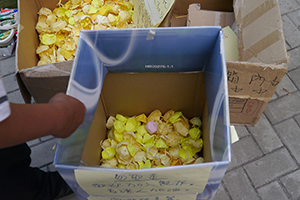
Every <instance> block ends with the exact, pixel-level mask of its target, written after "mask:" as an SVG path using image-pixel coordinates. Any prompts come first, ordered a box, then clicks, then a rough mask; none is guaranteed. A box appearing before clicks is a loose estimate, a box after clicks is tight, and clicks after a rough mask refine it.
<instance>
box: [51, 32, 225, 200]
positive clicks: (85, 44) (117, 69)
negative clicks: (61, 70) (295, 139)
mask: <svg viewBox="0 0 300 200" xmlns="http://www.w3.org/2000/svg"><path fill="white" fill-rule="evenodd" d="M220 30H221V29H220V27H205V28H204V27H186V28H184V29H182V28H151V29H123V30H103V31H83V32H81V37H80V40H79V44H78V45H79V49H80V51H78V52H77V53H76V55H77V56H76V59H75V60H74V63H73V70H72V73H71V76H70V82H69V85H68V89H67V93H68V94H69V95H72V96H74V97H76V98H78V99H80V100H81V101H82V102H84V104H85V106H86V108H87V111H86V116H85V121H84V123H83V124H82V125H81V126H80V127H79V128H78V129H77V130H76V132H75V133H74V134H73V135H72V136H71V137H69V138H67V139H63V140H61V142H60V143H58V145H57V147H56V152H55V158H54V164H55V167H56V169H57V170H58V171H59V172H60V173H61V175H62V176H63V177H64V179H65V180H66V181H67V182H68V184H69V185H70V186H71V187H72V189H73V191H74V192H75V193H76V195H77V196H78V197H79V198H80V199H101V200H103V199H149V200H150V199H151V200H152V199H153V200H154V199H166V197H167V196H171V197H173V198H175V199H181V200H183V199H184V200H186V199H196V198H197V199H212V198H213V196H214V195H215V193H216V191H217V188H218V186H219V184H220V182H221V180H222V178H223V176H224V173H225V171H226V168H227V166H228V163H229V162H230V159H231V157H230V133H229V109H228V90H227V79H226V65H225V57H224V46H223V37H222V32H221V31H220ZM112 50H114V51H112ZM155 109H159V110H161V112H162V113H164V112H166V111H167V110H170V109H173V110H176V111H182V112H183V114H184V115H185V116H186V117H187V118H192V117H193V116H199V117H201V119H202V121H203V141H204V149H203V157H204V159H205V163H201V164H192V165H183V166H171V167H162V168H151V169H140V170H126V169H113V168H102V167H99V164H100V159H101V158H100V155H101V147H100V145H99V143H100V141H101V140H103V139H105V138H106V137H107V130H106V126H105V124H106V120H107V119H108V117H109V116H115V115H116V114H118V113H119V114H122V115H124V116H134V115H138V114H141V113H145V114H146V115H148V114H150V112H152V111H153V110H155Z"/></svg>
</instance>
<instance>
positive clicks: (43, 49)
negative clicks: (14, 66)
mask: <svg viewBox="0 0 300 200" xmlns="http://www.w3.org/2000/svg"><path fill="white" fill-rule="evenodd" d="M133 9H134V8H133V4H132V3H130V2H129V1H126V0H69V1H68V2H67V3H65V4H61V0H60V2H59V3H58V7H57V8H55V9H54V10H53V11H51V10H50V9H48V8H45V7H42V8H41V9H40V10H39V12H38V15H39V17H38V22H37V24H36V27H35V29H36V30H37V32H38V33H39V39H40V44H39V46H38V47H37V49H36V54H38V56H39V62H38V64H37V65H45V64H50V63H56V62H63V61H67V60H73V59H74V56H75V52H76V48H77V44H78V40H79V33H80V31H81V30H100V29H112V28H135V25H134V24H133V21H132V16H133Z"/></svg>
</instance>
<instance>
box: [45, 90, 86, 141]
mask: <svg viewBox="0 0 300 200" xmlns="http://www.w3.org/2000/svg"><path fill="white" fill-rule="evenodd" d="M49 105H51V106H52V107H53V108H54V109H56V110H57V111H58V113H59V116H58V126H59V127H60V129H59V130H61V131H59V132H57V133H55V134H53V136H54V137H57V138H66V137H69V136H70V135H71V134H72V133H74V132H75V130H76V129H77V128H78V126H79V125H80V124H82V122H83V120H84V115H85V110H86V108H85V106H84V104H83V103H82V102H81V101H79V100H77V99H75V98H73V97H71V96H68V95H66V94H64V93H58V94H56V95H55V96H54V97H52V98H51V99H50V101H49Z"/></svg>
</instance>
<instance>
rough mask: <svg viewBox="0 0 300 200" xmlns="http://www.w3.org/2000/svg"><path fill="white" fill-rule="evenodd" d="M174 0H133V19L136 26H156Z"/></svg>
mask: <svg viewBox="0 0 300 200" xmlns="http://www.w3.org/2000/svg"><path fill="white" fill-rule="evenodd" d="M174 2H175V0H154V1H152V0H134V15H133V21H134V24H135V25H136V27H137V28H148V27H157V26H159V24H160V23H161V22H162V21H163V19H164V18H165V16H166V15H167V14H168V12H169V10H170V9H171V7H172V5H173V4H174Z"/></svg>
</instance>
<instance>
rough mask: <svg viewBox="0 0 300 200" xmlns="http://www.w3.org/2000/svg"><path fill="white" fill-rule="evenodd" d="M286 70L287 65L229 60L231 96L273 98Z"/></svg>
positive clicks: (228, 75) (229, 89) (228, 77)
mask: <svg viewBox="0 0 300 200" xmlns="http://www.w3.org/2000/svg"><path fill="white" fill-rule="evenodd" d="M286 72H287V67H286V65H267V64H265V65H261V64H258V63H251V62H237V61H227V80H228V92H229V96H235V97H243V98H249V97H252V98H261V99H263V98H266V99H271V98H272V96H273V94H274V92H275V90H276V88H277V86H278V84H279V83H280V81H281V79H282V78H283V76H284V75H285V74H286Z"/></svg>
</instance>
